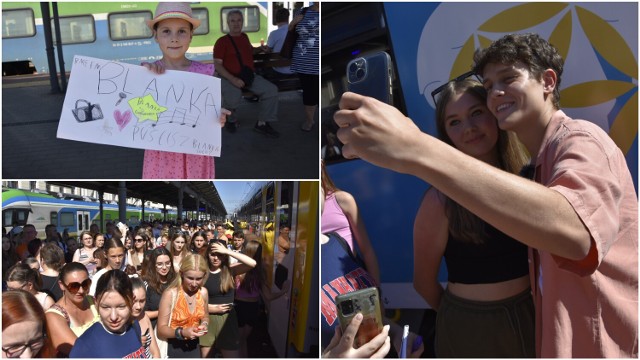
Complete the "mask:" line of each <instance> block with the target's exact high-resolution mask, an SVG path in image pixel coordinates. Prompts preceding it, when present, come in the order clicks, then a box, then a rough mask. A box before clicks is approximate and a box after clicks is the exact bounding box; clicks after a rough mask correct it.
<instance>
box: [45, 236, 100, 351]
mask: <svg viewBox="0 0 640 360" xmlns="http://www.w3.org/2000/svg"><path fill="white" fill-rule="evenodd" d="M54 246H55V245H54ZM58 284H59V286H60V289H61V290H62V297H61V298H60V300H58V301H57V302H56V303H55V304H53V305H52V306H51V307H50V308H49V309H48V310H47V311H46V314H45V315H46V317H47V332H48V334H49V337H50V339H51V345H52V347H53V352H55V353H57V355H56V357H68V356H69V353H70V352H71V348H72V347H73V344H75V342H76V339H77V338H78V337H79V336H80V335H82V333H84V332H85V331H86V330H87V329H88V328H90V327H91V326H92V325H93V324H94V323H96V322H98V321H100V316H99V315H98V310H97V309H96V305H95V302H94V299H93V297H92V296H89V287H90V286H91V279H89V272H88V271H87V268H86V267H85V266H84V265H82V264H80V263H77V262H71V263H68V264H66V265H65V266H64V267H63V268H62V270H60V279H59V280H58Z"/></svg>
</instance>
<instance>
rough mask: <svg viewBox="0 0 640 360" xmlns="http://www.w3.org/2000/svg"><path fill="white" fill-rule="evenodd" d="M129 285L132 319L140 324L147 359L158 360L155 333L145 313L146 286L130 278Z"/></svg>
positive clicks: (138, 280) (137, 279) (138, 279)
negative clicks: (130, 288)
mask: <svg viewBox="0 0 640 360" xmlns="http://www.w3.org/2000/svg"><path fill="white" fill-rule="evenodd" d="M131 285H132V286H133V307H132V313H131V315H132V317H133V318H134V319H136V320H138V322H139V323H140V330H141V333H142V338H141V340H142V345H143V346H144V351H145V354H146V357H147V358H148V359H151V358H154V359H157V358H160V349H159V348H158V343H157V341H156V335H155V331H154V329H153V324H151V320H150V319H149V317H148V316H147V315H146V313H145V311H144V310H145V307H146V304H147V290H146V288H147V285H146V284H145V283H144V282H143V281H142V279H140V278H139V277H133V278H131Z"/></svg>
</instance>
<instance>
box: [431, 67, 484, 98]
mask: <svg viewBox="0 0 640 360" xmlns="http://www.w3.org/2000/svg"><path fill="white" fill-rule="evenodd" d="M471 76H475V77H476V79H478V77H477V76H476V73H474V72H473V71H467V72H466V73H464V74H462V75H460V76H458V77H456V78H455V79H451V80H449V81H447V82H446V83H444V84H442V85H440V86H438V87H437V88H436V89H435V90H433V91H432V92H431V98H432V99H433V105H434V106H436V105H437V104H438V101H440V96H439V95H440V93H441V92H442V90H444V89H445V88H446V87H447V85H449V84H450V83H452V82H458V81H462V80H464V79H466V78H468V77H471ZM478 81H480V79H478Z"/></svg>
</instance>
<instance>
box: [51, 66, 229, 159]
mask: <svg viewBox="0 0 640 360" xmlns="http://www.w3.org/2000/svg"><path fill="white" fill-rule="evenodd" d="M220 110H221V101H220V79H218V78H215V77H213V76H207V75H202V74H196V73H190V72H186V71H173V70H167V71H166V72H165V73H164V74H161V75H157V74H155V73H153V72H152V71H150V70H148V69H147V68H145V67H143V66H139V65H131V64H125V63H119V62H114V61H108V60H102V59H96V58H90V57H86V56H75V57H74V58H73V65H72V68H71V77H70V79H69V86H68V88H67V94H66V96H65V99H64V104H63V106H62V114H61V115H60V124H59V125H58V138H62V139H69V140H77V141H85V142H91V143H97V144H107V145H116V146H124V147H132V148H140V149H152V150H163V151H171V152H178V153H187V154H198V155H208V156H220V148H221V147H222V143H221V134H220V133H221V131H220V129H221V128H220V121H219V118H220Z"/></svg>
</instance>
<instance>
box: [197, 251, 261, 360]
mask: <svg viewBox="0 0 640 360" xmlns="http://www.w3.org/2000/svg"><path fill="white" fill-rule="evenodd" d="M206 254H207V260H208V264H209V278H208V279H207V281H206V283H205V285H204V286H205V287H206V288H207V292H208V293H209V299H208V302H207V303H208V304H207V309H208V311H209V329H208V333H207V334H205V335H204V336H202V337H201V338H200V352H201V353H202V357H207V356H209V355H210V354H209V352H210V351H211V347H212V346H214V344H215V347H216V349H218V350H220V351H221V352H222V356H223V357H226V358H237V357H239V356H240V352H239V345H240V343H239V337H238V335H239V333H238V320H237V316H236V311H235V309H234V306H233V302H234V298H235V292H236V291H235V290H236V289H235V280H234V278H235V277H236V276H238V275H241V274H244V273H246V272H247V271H249V270H251V269H253V268H254V267H255V266H256V261H255V260H254V259H252V258H251V257H249V256H247V255H245V254H243V253H240V252H235V251H233V250H230V249H228V248H227V247H226V246H224V245H223V244H222V243H221V242H219V241H214V242H211V243H210V244H209V245H208V246H207V247H206ZM229 257H233V258H234V259H236V260H237V261H236V262H235V263H234V264H233V265H231V264H230V263H229Z"/></svg>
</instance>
